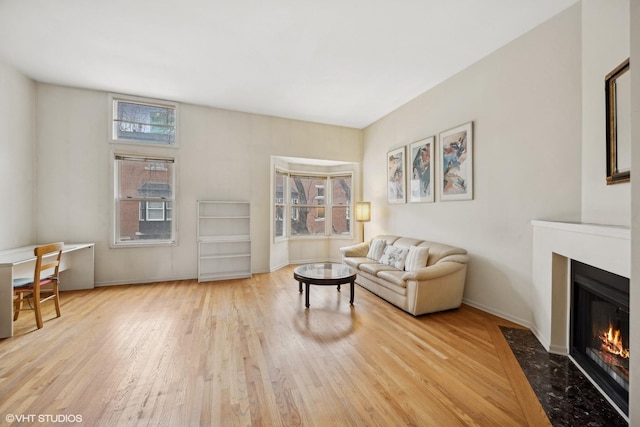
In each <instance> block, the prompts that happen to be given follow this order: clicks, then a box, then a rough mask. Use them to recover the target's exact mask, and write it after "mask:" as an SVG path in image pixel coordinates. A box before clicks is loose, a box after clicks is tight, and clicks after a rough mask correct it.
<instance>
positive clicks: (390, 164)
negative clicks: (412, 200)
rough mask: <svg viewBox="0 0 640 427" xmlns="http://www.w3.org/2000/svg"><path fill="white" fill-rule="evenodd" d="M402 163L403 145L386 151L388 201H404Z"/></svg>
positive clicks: (403, 161)
mask: <svg viewBox="0 0 640 427" xmlns="http://www.w3.org/2000/svg"><path fill="white" fill-rule="evenodd" d="M404 164H405V160H404V147H400V148H396V149H395V150H391V151H389V152H388V153H387V201H388V202H389V203H404V202H405V201H406V191H405V186H406V184H405V183H406V179H405V175H404Z"/></svg>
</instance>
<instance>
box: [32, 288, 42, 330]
mask: <svg viewBox="0 0 640 427" xmlns="http://www.w3.org/2000/svg"><path fill="white" fill-rule="evenodd" d="M33 310H34V311H35V312H36V325H37V326H38V329H40V328H42V326H43V324H42V310H41V309H40V289H35V290H34V292H33Z"/></svg>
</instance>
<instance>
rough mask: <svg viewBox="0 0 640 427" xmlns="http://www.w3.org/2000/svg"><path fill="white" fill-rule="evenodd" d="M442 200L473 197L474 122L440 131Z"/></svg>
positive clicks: (440, 184) (439, 158)
mask: <svg viewBox="0 0 640 427" xmlns="http://www.w3.org/2000/svg"><path fill="white" fill-rule="evenodd" d="M438 161H439V162H440V172H439V183H438V185H439V186H440V191H439V194H440V200H442V201H446V200H471V199H473V122H468V123H465V124H463V125H460V126H457V127H455V128H453V129H449V130H447V131H444V132H441V133H440V144H439V145H438Z"/></svg>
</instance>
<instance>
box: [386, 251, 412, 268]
mask: <svg viewBox="0 0 640 427" xmlns="http://www.w3.org/2000/svg"><path fill="white" fill-rule="evenodd" d="M408 252H409V250H408V249H403V248H397V247H395V246H387V247H386V248H384V253H383V254H382V258H380V264H385V265H390V266H392V267H395V268H397V269H398V270H402V269H403V268H404V260H405V258H406V257H407V253H408Z"/></svg>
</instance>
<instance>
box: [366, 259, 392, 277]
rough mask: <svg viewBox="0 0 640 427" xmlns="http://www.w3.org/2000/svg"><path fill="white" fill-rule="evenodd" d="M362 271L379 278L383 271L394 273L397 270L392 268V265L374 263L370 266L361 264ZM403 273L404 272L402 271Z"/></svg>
mask: <svg viewBox="0 0 640 427" xmlns="http://www.w3.org/2000/svg"><path fill="white" fill-rule="evenodd" d="M360 270H362V271H366V272H367V273H369V274H373V275H374V276H377V275H378V273H379V272H381V271H385V270H386V271H393V270H397V269H396V268H395V267H392V266H390V265H386V264H379V263H377V262H373V263H370V264H360ZM401 273H402V271H401Z"/></svg>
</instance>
